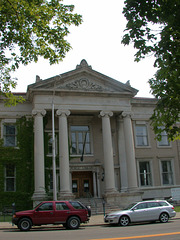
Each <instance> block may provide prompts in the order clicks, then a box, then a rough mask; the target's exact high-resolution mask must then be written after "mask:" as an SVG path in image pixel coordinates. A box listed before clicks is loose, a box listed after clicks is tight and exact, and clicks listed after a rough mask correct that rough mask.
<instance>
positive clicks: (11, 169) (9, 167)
mask: <svg viewBox="0 0 180 240" xmlns="http://www.w3.org/2000/svg"><path fill="white" fill-rule="evenodd" d="M6 177H14V165H11V164H9V165H6Z"/></svg>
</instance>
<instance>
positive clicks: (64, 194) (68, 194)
mask: <svg viewBox="0 0 180 240" xmlns="http://www.w3.org/2000/svg"><path fill="white" fill-rule="evenodd" d="M72 199H75V195H74V194H73V193H72V192H59V193H58V200H72Z"/></svg>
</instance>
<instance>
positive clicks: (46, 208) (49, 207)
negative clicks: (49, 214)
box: [37, 203, 53, 211]
mask: <svg viewBox="0 0 180 240" xmlns="http://www.w3.org/2000/svg"><path fill="white" fill-rule="evenodd" d="M37 210H38V211H50V210H53V204H52V203H43V204H42V205H41V206H40V207H38V209H37Z"/></svg>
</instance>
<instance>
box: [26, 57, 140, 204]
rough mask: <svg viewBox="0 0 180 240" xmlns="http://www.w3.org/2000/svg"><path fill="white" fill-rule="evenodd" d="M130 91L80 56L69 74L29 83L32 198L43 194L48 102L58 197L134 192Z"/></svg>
mask: <svg viewBox="0 0 180 240" xmlns="http://www.w3.org/2000/svg"><path fill="white" fill-rule="evenodd" d="M54 86H56V88H55V87H54ZM42 89H43V91H42ZM136 92H137V91H136V90H135V89H133V88H131V87H130V86H129V85H128V84H127V85H126V84H122V83H120V82H117V81H115V80H113V79H110V78H109V77H106V76H104V75H102V74H99V73H98V72H96V71H94V70H92V68H91V66H89V65H88V64H87V62H86V61H85V60H83V61H82V62H81V64H80V65H78V66H77V68H76V69H75V70H74V71H71V72H70V73H65V74H62V75H61V77H54V78H51V79H47V80H44V81H39V78H38V82H37V83H35V84H32V85H30V86H29V96H30V97H31V98H32V99H34V109H33V111H32V115H33V116H34V144H35V151H34V161H35V164H34V166H35V168H34V171H35V178H34V183H35V191H34V194H33V200H34V201H36V200H37V201H38V200H39V199H43V198H45V197H46V193H45V169H46V166H45V159H44V158H45V155H44V133H45V132H46V131H49V132H51V131H52V128H51V124H50V118H48V115H49V114H50V112H51V103H52V101H53V102H54V107H55V113H56V116H55V121H56V133H57V135H58V144H57V147H58V154H59V156H58V157H59V162H58V164H57V169H58V172H59V185H58V186H59V187H58V189H57V191H58V199H72V198H74V197H76V196H77V195H78V194H80V193H81V194H82V195H83V194H84V193H83V191H82V188H84V189H86V190H87V191H91V195H92V196H94V197H104V198H105V199H106V200H107V201H108V199H110V201H112V200H113V199H117V198H120V196H122V194H123V193H130V192H132V191H137V188H138V186H137V176H136V164H135V153H134V142H133V131H132V122H131V105H130V99H131V97H132V96H134V95H135V94H136ZM46 113H49V114H46ZM43 118H46V122H48V123H47V126H45V125H43ZM43 126H44V127H43ZM82 154H83V158H82ZM82 159H83V161H82ZM86 171H87V175H88V174H89V175H88V176H89V180H88V179H86V180H84V182H83V183H82V182H81V181H80V177H78V174H79V176H84V175H83V174H85V172H86ZM125 171H126V174H125ZM78 172H79V173H78ZM90 176H91V177H90ZM117 176H119V177H118V178H117ZM78 179H79V180H78ZM84 179H85V178H84ZM76 191H79V192H76Z"/></svg>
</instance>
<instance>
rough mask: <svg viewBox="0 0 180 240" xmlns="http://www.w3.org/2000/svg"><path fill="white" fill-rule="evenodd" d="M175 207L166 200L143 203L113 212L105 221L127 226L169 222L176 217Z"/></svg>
mask: <svg viewBox="0 0 180 240" xmlns="http://www.w3.org/2000/svg"><path fill="white" fill-rule="evenodd" d="M175 216H176V212H175V211H174V207H173V206H172V205H171V204H170V203H168V202H167V201H165V200H152V201H142V202H137V203H132V204H130V205H129V206H128V207H127V208H125V209H124V210H120V211H116V212H111V213H109V214H107V215H106V216H105V217H104V221H105V222H107V223H110V224H119V225H121V226H127V225H128V224H129V223H135V222H151V221H160V222H162V223H166V222H168V220H169V218H172V217H175Z"/></svg>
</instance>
